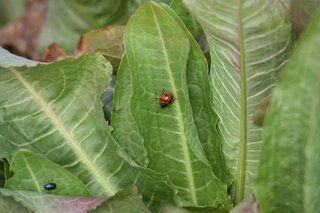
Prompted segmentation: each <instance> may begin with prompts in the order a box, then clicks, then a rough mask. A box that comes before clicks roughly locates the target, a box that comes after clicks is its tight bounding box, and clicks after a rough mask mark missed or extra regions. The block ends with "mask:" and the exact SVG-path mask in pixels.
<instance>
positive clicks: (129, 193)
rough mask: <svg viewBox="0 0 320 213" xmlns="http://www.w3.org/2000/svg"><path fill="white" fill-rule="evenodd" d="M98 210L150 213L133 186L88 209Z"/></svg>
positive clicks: (91, 212)
mask: <svg viewBox="0 0 320 213" xmlns="http://www.w3.org/2000/svg"><path fill="white" fill-rule="evenodd" d="M99 212H101V213H113V212H121V213H150V210H149V209H148V208H147V207H146V206H145V204H144V203H143V202H142V200H141V198H140V197H139V194H138V190H137V188H136V187H134V186H129V187H127V188H126V189H124V190H122V191H120V192H118V193H117V194H116V195H115V196H113V197H111V198H110V199H108V200H107V201H105V202H104V203H103V204H102V205H100V206H99V207H98V208H97V209H95V210H93V211H90V213H99Z"/></svg>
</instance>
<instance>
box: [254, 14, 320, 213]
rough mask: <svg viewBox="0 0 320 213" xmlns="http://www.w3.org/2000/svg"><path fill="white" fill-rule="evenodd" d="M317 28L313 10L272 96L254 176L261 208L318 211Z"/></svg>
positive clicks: (319, 109)
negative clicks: (256, 170) (257, 168)
mask: <svg viewBox="0 0 320 213" xmlns="http://www.w3.org/2000/svg"><path fill="white" fill-rule="evenodd" d="M319 33H320V16H317V18H316V19H315V20H314V21H313V22H312V23H311V24H310V26H309V28H307V30H306V32H305V33H304V34H303V35H302V38H301V40H300V42H299V44H298V47H297V49H296V51H295V53H294V55H293V56H292V58H291V59H290V62H289V63H288V65H287V66H286V69H285V70H284V72H283V74H282V75H281V76H280V77H281V78H280V82H279V85H277V87H276V89H275V92H274V96H273V97H272V104H271V107H270V110H269V112H268V114H267V118H266V125H265V128H264V140H265V143H264V144H263V147H262V153H261V163H260V167H259V173H258V179H257V198H258V202H259V205H260V206H261V208H262V211H263V212H284V213H285V212H288V213H289V212H290V213H295V212H297V213H298V212H299V213H311V212H320V206H319V199H320V190H319V186H320V179H319V177H320V170H319V163H320V155H319V150H320V119H319V114H320V96H319V92H320V72H319V70H320V64H319V57H320V52H319V49H320V38H319Z"/></svg>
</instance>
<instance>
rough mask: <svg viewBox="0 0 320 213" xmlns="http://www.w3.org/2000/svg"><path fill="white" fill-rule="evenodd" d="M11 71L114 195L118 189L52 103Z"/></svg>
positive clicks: (11, 69) (107, 189)
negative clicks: (92, 158) (99, 167)
mask: <svg viewBox="0 0 320 213" xmlns="http://www.w3.org/2000/svg"><path fill="white" fill-rule="evenodd" d="M10 71H11V72H12V73H13V74H14V75H15V77H16V79H17V80H18V81H20V83H21V84H22V85H23V86H24V87H25V88H26V89H27V91H28V92H29V93H30V94H31V96H32V97H33V99H34V100H35V101H36V103H37V104H38V105H39V106H40V108H41V109H42V110H43V112H44V113H45V114H46V115H47V116H48V118H49V119H50V120H51V122H52V123H53V125H54V126H56V127H57V129H58V130H59V132H60V134H61V135H62V136H63V137H64V138H65V139H66V140H67V141H68V142H69V145H70V146H71V148H72V149H73V150H74V152H75V153H76V154H77V156H78V157H79V158H80V159H81V160H82V162H83V163H84V164H85V165H86V166H87V168H88V170H89V171H90V173H91V174H92V175H93V176H94V177H95V180H97V182H99V183H100V184H101V186H102V187H103V190H104V191H105V193H106V194H107V195H114V194H115V193H116V192H117V191H118V189H117V188H116V187H115V186H113V184H112V183H110V182H109V181H108V179H107V177H105V176H104V175H103V172H102V171H100V169H98V168H97V167H96V166H95V165H94V163H93V162H92V161H91V160H90V158H89V156H88V155H87V153H86V152H85V150H83V148H82V147H81V146H80V145H79V144H80V142H79V141H78V140H77V139H76V138H75V137H74V136H73V134H71V133H70V131H69V130H68V128H67V127H66V126H65V125H64V123H63V121H62V120H61V119H60V118H59V116H58V115H57V114H56V113H55V112H54V110H53V109H52V108H51V107H50V105H49V104H48V103H47V102H46V101H45V100H44V99H43V98H42V97H41V96H40V94H39V93H38V92H37V91H36V90H35V89H34V88H33V87H32V85H30V84H29V83H28V81H27V80H26V79H25V78H24V77H23V76H22V75H21V74H20V73H19V71H17V70H16V69H14V68H10Z"/></svg>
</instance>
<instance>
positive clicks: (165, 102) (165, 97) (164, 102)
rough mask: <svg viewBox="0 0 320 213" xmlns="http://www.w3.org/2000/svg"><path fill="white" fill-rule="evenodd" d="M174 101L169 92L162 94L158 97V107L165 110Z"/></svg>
mask: <svg viewBox="0 0 320 213" xmlns="http://www.w3.org/2000/svg"><path fill="white" fill-rule="evenodd" d="M173 101H174V97H173V95H172V93H171V92H163V93H162V95H161V96H160V106H161V108H165V107H167V106H169V104H171V103H172V102H173Z"/></svg>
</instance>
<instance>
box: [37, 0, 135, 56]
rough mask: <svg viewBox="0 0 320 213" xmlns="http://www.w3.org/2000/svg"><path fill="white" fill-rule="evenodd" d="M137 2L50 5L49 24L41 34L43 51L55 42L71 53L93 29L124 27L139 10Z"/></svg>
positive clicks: (73, 1) (53, 0)
mask: <svg viewBox="0 0 320 213" xmlns="http://www.w3.org/2000/svg"><path fill="white" fill-rule="evenodd" d="M137 4H138V3H136V2H135V1H127V0H105V1H96V2H95V3H92V1H90V0H84V1H83V0H66V1H56V0H50V1H49V10H48V15H47V23H46V24H45V26H44V29H43V30H42V32H41V34H40V41H39V50H43V49H44V48H46V47H47V46H48V45H49V44H51V43H53V42H55V43H58V44H59V45H60V46H62V47H63V48H64V49H66V50H68V51H73V50H74V49H75V47H76V44H77V41H78V40H79V38H80V35H81V34H82V33H84V32H86V31H88V30H90V29H97V28H102V27H106V26H109V25H111V24H123V23H125V22H126V20H127V19H128V17H129V16H130V15H131V13H132V12H133V11H134V10H135V8H136V7H137Z"/></svg>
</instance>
